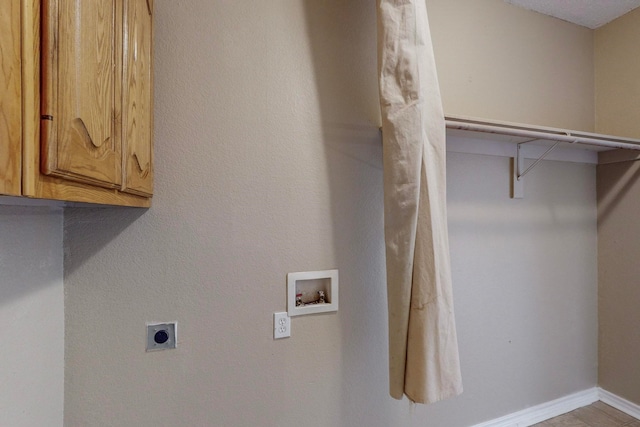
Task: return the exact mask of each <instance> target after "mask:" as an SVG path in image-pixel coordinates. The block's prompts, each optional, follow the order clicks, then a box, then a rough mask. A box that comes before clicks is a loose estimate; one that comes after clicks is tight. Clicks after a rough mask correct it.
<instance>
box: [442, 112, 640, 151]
mask: <svg viewBox="0 0 640 427" xmlns="http://www.w3.org/2000/svg"><path fill="white" fill-rule="evenodd" d="M445 123H446V126H447V128H448V129H459V130H466V131H472V132H484V133H495V134H499V135H509V136H516V137H522V138H531V139H544V140H548V141H560V142H568V143H570V144H584V145H595V146H598V147H607V148H622V149H625V150H636V151H640V140H633V139H630V138H629V139H623V138H615V137H612V138H608V137H606V136H604V135H603V136H602V137H599V136H594V137H589V136H583V135H574V134H573V133H572V132H571V131H565V130H555V129H554V130H544V129H541V130H534V129H526V128H519V127H513V126H510V125H499V124H485V123H479V122H475V121H474V122H471V121H464V120H463V121H459V120H456V119H451V118H445ZM601 138H602V139H601ZM625 141H630V142H625ZM631 141H632V142H631Z"/></svg>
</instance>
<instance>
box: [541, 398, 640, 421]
mask: <svg viewBox="0 0 640 427" xmlns="http://www.w3.org/2000/svg"><path fill="white" fill-rule="evenodd" d="M622 426H624V427H640V421H639V420H636V419H635V418H633V417H631V416H629V415H627V414H625V413H624V412H620V411H618V410H617V409H615V408H612V407H611V406H609V405H607V404H605V403H602V402H596V403H594V404H593V405H589V406H585V407H583V408H580V409H576V410H575V411H573V412H569V413H568V414H564V415H560V416H559V417H556V418H553V419H550V420H547V421H545V422H542V423H539V424H536V425H535V426H533V427H622Z"/></svg>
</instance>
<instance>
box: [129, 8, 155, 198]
mask: <svg viewBox="0 0 640 427" xmlns="http://www.w3.org/2000/svg"><path fill="white" fill-rule="evenodd" d="M124 12H125V15H124V24H123V25H124V60H123V67H124V72H123V78H124V83H123V88H124V90H123V96H122V99H123V102H122V111H123V114H122V122H123V123H122V125H123V131H122V132H123V137H122V138H123V152H124V157H123V171H124V174H123V188H122V191H125V192H128V193H133V194H138V195H142V196H151V194H152V193H153V142H152V140H153V93H152V92H153V56H152V52H153V19H152V13H153V1H152V0H126V1H125V10H124Z"/></svg>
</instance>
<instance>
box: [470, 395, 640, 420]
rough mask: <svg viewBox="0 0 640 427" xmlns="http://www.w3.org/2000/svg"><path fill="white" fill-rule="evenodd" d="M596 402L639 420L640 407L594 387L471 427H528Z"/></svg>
mask: <svg viewBox="0 0 640 427" xmlns="http://www.w3.org/2000/svg"><path fill="white" fill-rule="evenodd" d="M598 400H601V401H602V402H604V403H606V404H607V405H609V406H613V407H614V408H616V409H618V410H619V411H622V412H624V413H625V414H627V415H631V416H632V417H634V418H638V419H640V405H636V404H635V403H632V402H629V401H628V400H625V399H623V398H621V397H619V396H616V395H615V394H613V393H610V392H608V391H606V390H603V389H601V388H599V387H594V388H591V389H588V390H584V391H581V392H578V393H574V394H571V395H569V396H565V397H561V398H560V399H556V400H553V401H551V402H547V403H543V404H541V405H537V406H533V407H531V408H527V409H524V410H522V411H518V412H514V413H513V414H509V415H506V416H504V417H500V418H496V419H495V420H491V421H487V422H484V423H481V424H476V425H474V426H473V427H528V426H532V425H534V424H537V423H539V422H542V421H545V420H548V419H550V418H554V417H557V416H559V415H562V414H566V413H567V412H571V411H574V410H576V409H578V408H582V407H583V406H587V405H591V404H592V403H594V402H597V401H598Z"/></svg>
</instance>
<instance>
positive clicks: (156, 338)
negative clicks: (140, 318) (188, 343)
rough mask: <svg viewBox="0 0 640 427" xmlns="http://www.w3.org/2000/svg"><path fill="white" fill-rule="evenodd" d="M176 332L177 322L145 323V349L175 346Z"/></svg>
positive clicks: (153, 349)
mask: <svg viewBox="0 0 640 427" xmlns="http://www.w3.org/2000/svg"><path fill="white" fill-rule="evenodd" d="M177 332H178V323H177V322H171V323H147V351H156V350H168V349H171V348H176V346H177Z"/></svg>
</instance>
